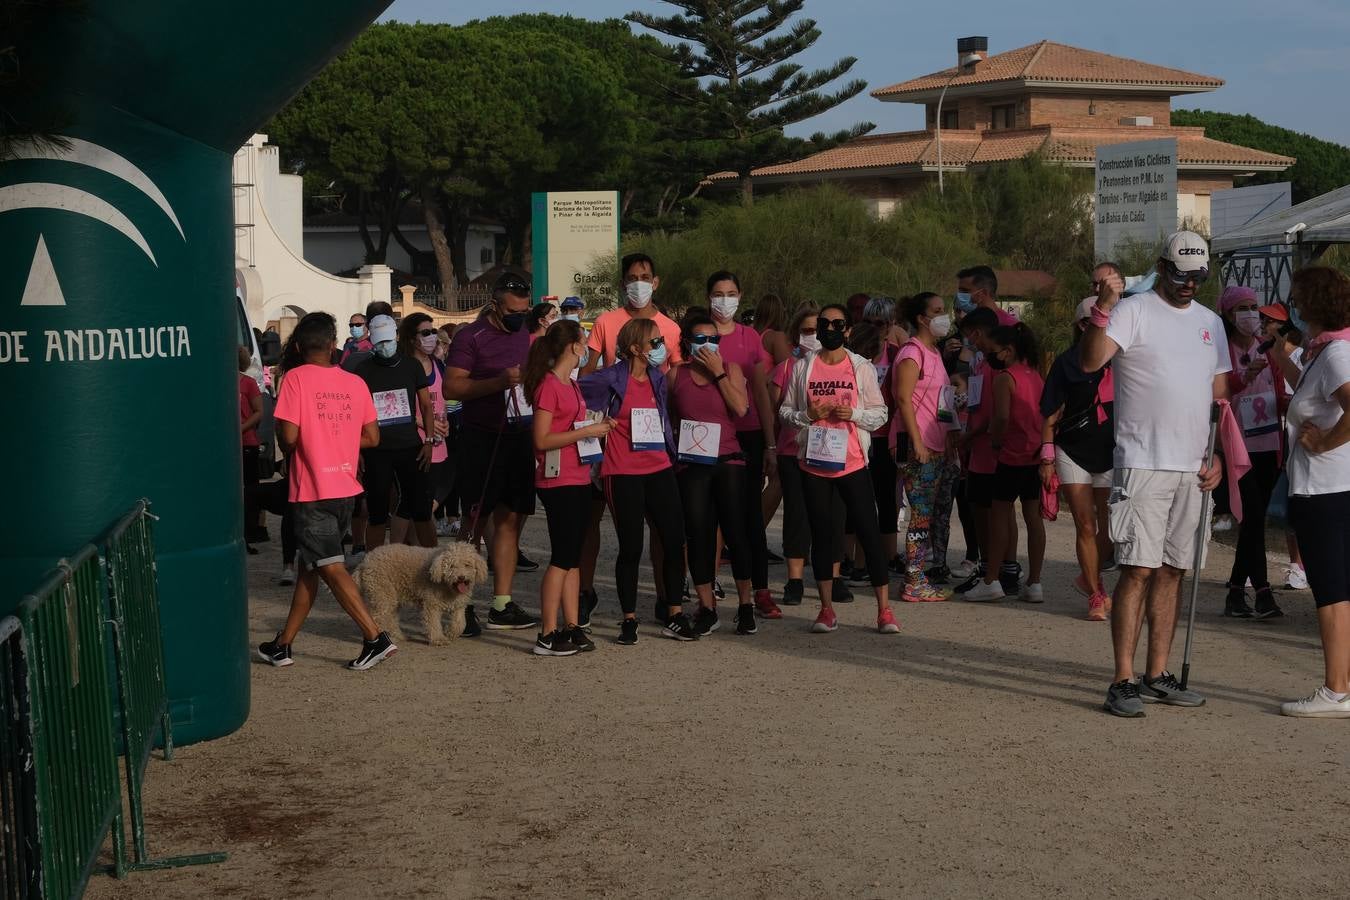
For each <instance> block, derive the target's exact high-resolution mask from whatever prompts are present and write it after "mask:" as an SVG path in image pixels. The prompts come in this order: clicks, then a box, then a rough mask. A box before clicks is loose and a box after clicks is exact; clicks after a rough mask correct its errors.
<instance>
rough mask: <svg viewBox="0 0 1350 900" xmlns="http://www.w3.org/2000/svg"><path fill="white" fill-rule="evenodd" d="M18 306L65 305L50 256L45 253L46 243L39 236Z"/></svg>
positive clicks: (63, 295) (64, 297) (64, 298)
mask: <svg viewBox="0 0 1350 900" xmlns="http://www.w3.org/2000/svg"><path fill="white" fill-rule="evenodd" d="M19 305H20V306H65V305H66V296H65V294H63V293H61V282H59V281H57V280H56V269H54V268H52V256H51V254H50V253H48V252H47V241H46V239H45V238H44V237H43V236H42V235H40V234H39V235H38V242H37V249H36V250H34V251H33V265H32V267H31V268H30V269H29V270H28V283H27V284H26V285H24V289H23V300H21V301H20V302H19Z"/></svg>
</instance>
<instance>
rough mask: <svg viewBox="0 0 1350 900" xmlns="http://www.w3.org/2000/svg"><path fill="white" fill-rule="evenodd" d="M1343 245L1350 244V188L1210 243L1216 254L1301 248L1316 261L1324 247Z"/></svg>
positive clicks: (1279, 213)
mask: <svg viewBox="0 0 1350 900" xmlns="http://www.w3.org/2000/svg"><path fill="white" fill-rule="evenodd" d="M1343 243H1350V185H1346V186H1345V187H1342V188H1337V189H1336V190H1334V191H1330V192H1328V193H1325V194H1322V195H1321V196H1318V197H1314V198H1312V199H1311V200H1305V201H1304V202H1302V203H1300V204H1298V205H1297V206H1291V207H1289V208H1288V209H1285V210H1281V211H1280V212H1277V213H1273V214H1271V215H1269V216H1266V217H1265V218H1263V219H1257V220H1256V221H1255V222H1249V223H1247V224H1246V225H1244V226H1242V227H1241V228H1236V229H1234V230H1233V231H1230V232H1228V233H1227V234H1221V235H1218V236H1216V237H1215V238H1214V240H1213V241H1211V245H1210V250H1211V252H1212V253H1215V254H1226V253H1236V252H1240V251H1242V250H1251V249H1255V248H1258V247H1259V248H1266V247H1271V246H1277V245H1280V244H1302V245H1303V246H1304V247H1305V248H1307V249H1311V250H1313V253H1312V256H1314V257H1315V256H1317V255H1320V253H1321V251H1322V250H1323V249H1325V245H1327V244H1343ZM1310 245H1313V246H1310ZM1316 245H1322V246H1320V247H1317V246H1316Z"/></svg>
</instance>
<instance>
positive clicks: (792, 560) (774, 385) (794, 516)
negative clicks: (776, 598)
mask: <svg viewBox="0 0 1350 900" xmlns="http://www.w3.org/2000/svg"><path fill="white" fill-rule="evenodd" d="M787 336H788V338H789V339H790V340H791V341H792V345H793V347H794V350H793V352H792V353H791V354H790V355H789V356H788V357H787V358H786V359H784V360H783V361H782V362H781V363H779V364H778V365H777V366H776V367H775V368H774V370H773V377H772V378H771V379H770V381H769V399H770V400H771V401H772V402H773V408H774V409H775V410H776V409H778V408H779V407H780V406H781V405H782V403H783V394H784V393H785V392H786V390H787V385H788V384H789V382H791V381H792V370H793V368H794V367H796V366H797V365H800V363H801V359H802V357H804V356H805V355H806V354H808V353H812V352H814V351H816V350H819V349H820V344H819V343H818V342H817V341H816V308H815V307H814V306H805V307H802V308H801V309H799V310H797V314H796V315H795V316H793V317H792V322H791V323H790V324H789V325H788V329H787ZM775 443H777V444H778V481H779V484H780V485H781V486H782V490H783V556H785V557H786V558H787V583H786V584H784V585H783V597H782V603H783V605H784V606H800V605H801V602H802V595H803V594H804V593H805V587H806V586H805V583H804V581H803V579H802V576H803V575H805V574H806V553H807V551H808V550H810V549H811V526H810V524H809V523H808V522H807V519H806V500H805V498H804V496H803V494H802V469H801V466H800V465H799V464H798V462H797V428H796V426H793V425H789V424H788V423H787V422H784V421H782V420H779V424H778V439H777V441H776V442H775ZM834 586H835V589H836V590H838V589H839V588H840V587H843V588H844V589H847V585H845V584H844V582H843V580H842V579H840V580H838V581H836V582H835V585H834Z"/></svg>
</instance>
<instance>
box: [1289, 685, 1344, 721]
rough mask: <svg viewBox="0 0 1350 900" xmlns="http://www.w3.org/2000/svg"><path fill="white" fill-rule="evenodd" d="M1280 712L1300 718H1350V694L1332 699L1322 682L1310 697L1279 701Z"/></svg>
mask: <svg viewBox="0 0 1350 900" xmlns="http://www.w3.org/2000/svg"><path fill="white" fill-rule="evenodd" d="M1280 713H1281V714H1282V715H1286V716H1297V717H1298V718H1300V719H1350V695H1347V696H1345V697H1343V698H1342V699H1340V700H1333V699H1331V691H1329V690H1328V689H1327V686H1326V685H1325V684H1324V685H1322V686H1321V687H1320V688H1318V689H1317V691H1316V692H1315V693H1314V694H1313V695H1312V696H1311V697H1304V698H1303V699H1302V700H1291V701H1289V702H1288V703H1281V704H1280Z"/></svg>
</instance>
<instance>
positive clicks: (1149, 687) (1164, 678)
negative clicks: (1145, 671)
mask: <svg viewBox="0 0 1350 900" xmlns="http://www.w3.org/2000/svg"><path fill="white" fill-rule="evenodd" d="M1139 697H1140V699H1142V700H1143V701H1144V702H1145V703H1165V704H1167V705H1168V706H1204V705H1205V698H1204V697H1202V696H1200V695H1199V694H1197V693H1196V692H1195V691H1188V690H1183V689H1182V687H1181V682H1179V681H1177V679H1176V677H1175V676H1174V675H1173V674H1172V673H1171V672H1166V671H1164V672H1163V673H1162V674H1161V675H1159V676H1158V677H1157V678H1148V677H1144V678H1141V679H1139Z"/></svg>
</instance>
